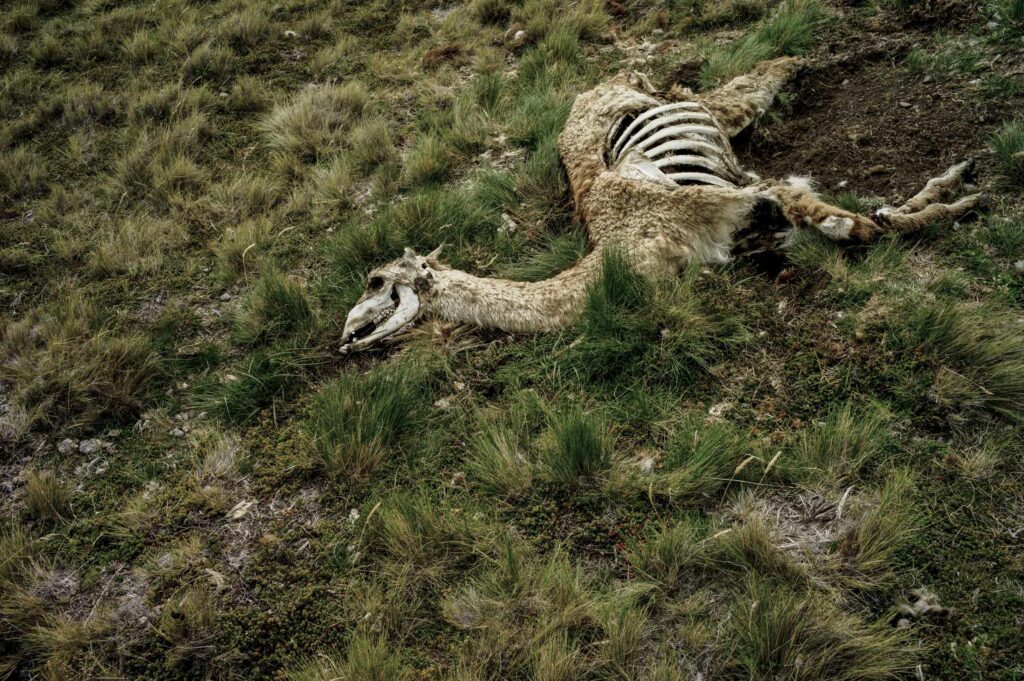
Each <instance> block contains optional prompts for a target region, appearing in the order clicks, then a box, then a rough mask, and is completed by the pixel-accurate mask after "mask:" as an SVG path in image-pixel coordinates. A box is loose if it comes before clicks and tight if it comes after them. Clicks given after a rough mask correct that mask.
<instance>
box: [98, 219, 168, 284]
mask: <svg viewBox="0 0 1024 681" xmlns="http://www.w3.org/2000/svg"><path fill="white" fill-rule="evenodd" d="M185 239H186V234H185V228H184V226H183V225H181V224H180V223H178V222H175V221H173V220H167V219H161V218H154V217H151V216H144V217H133V218H129V219H127V220H125V221H124V222H122V223H121V224H120V226H119V227H116V228H115V229H113V230H112V231H109V232H107V233H106V234H104V235H103V236H102V237H101V238H100V240H99V241H98V242H97V243H96V246H95V247H94V248H93V250H92V252H91V253H90V254H89V268H90V269H91V270H92V271H93V272H95V273H97V274H103V275H111V274H117V273H126V274H128V275H131V276H137V275H139V274H143V273H147V272H154V271H156V270H158V269H160V267H161V265H162V264H163V260H164V256H165V255H166V254H167V253H168V252H169V251H170V250H171V249H174V248H177V247H178V246H180V245H181V244H182V243H183V242H184V241H185Z"/></svg>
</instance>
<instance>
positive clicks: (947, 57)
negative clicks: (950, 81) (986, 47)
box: [907, 45, 983, 78]
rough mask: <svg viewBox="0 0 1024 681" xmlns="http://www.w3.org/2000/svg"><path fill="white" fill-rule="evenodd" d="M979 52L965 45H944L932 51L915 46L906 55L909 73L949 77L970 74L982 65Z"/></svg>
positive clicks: (977, 70)
mask: <svg viewBox="0 0 1024 681" xmlns="http://www.w3.org/2000/svg"><path fill="white" fill-rule="evenodd" d="M980 62H981V53H980V52H978V51H976V50H973V49H970V48H968V47H966V46H955V45H951V46H946V47H942V48H940V49H939V50H937V51H934V52H926V51H924V50H923V49H921V48H920V47H915V48H914V49H912V50H911V51H910V53H909V54H908V55H907V68H908V69H910V72H911V73H916V74H928V75H929V76H932V77H933V78H942V77H945V78H949V77H951V76H955V75H957V74H964V75H972V74H975V73H978V72H979V71H980V70H981V69H982V68H983V66H982V65H981V64H980Z"/></svg>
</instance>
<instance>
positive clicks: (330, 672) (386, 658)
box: [286, 636, 412, 681]
mask: <svg viewBox="0 0 1024 681" xmlns="http://www.w3.org/2000/svg"><path fill="white" fill-rule="evenodd" d="M286 678H287V679H288V681H406V680H407V679H411V678H412V675H411V673H410V672H409V670H408V669H407V668H406V667H405V666H404V665H403V664H402V662H401V660H400V659H399V658H398V656H397V655H395V653H394V649H393V646H391V645H389V644H388V643H387V642H385V641H384V640H383V639H370V638H367V637H365V636H359V637H356V638H354V639H353V640H352V641H351V642H350V643H349V644H348V650H347V651H346V653H345V658H344V659H338V658H335V657H331V656H329V655H321V656H319V657H317V658H316V659H314V660H311V661H310V662H308V663H307V664H306V666H304V667H303V668H302V669H300V670H298V671H292V672H289V673H288V675H287V677H286Z"/></svg>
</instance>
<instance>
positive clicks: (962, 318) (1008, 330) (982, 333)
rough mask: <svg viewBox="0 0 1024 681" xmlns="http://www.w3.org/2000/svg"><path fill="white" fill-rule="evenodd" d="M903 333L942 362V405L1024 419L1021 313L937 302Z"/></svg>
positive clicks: (938, 384)
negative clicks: (981, 410) (978, 409)
mask: <svg viewBox="0 0 1024 681" xmlns="http://www.w3.org/2000/svg"><path fill="white" fill-rule="evenodd" d="M901 332H902V335H903V337H904V340H905V342H906V343H907V344H908V345H910V346H911V347H916V348H918V349H919V350H921V351H923V352H925V353H927V354H928V355H929V356H930V357H931V358H932V359H933V360H934V361H935V362H936V363H938V364H939V366H940V369H939V372H938V374H937V376H936V379H935V385H934V396H935V398H936V399H937V400H938V401H939V403H940V404H943V405H948V406H951V405H960V406H965V407H971V408H983V409H988V410H991V411H994V412H997V413H999V414H1002V415H1003V416H1005V417H1007V418H1009V419H1011V420H1013V421H1017V422H1020V421H1021V420H1022V419H1024V345H1022V344H1021V343H1020V342H1019V338H1020V322H1019V320H1018V319H1017V318H1016V315H1014V314H1012V313H1010V312H1008V311H1004V310H999V309H986V308H983V307H971V306H968V305H963V304H956V303H933V304H928V305H925V306H922V307H920V308H918V309H917V310H915V311H912V312H911V313H910V314H909V315H908V317H907V318H905V320H904V321H903V328H902V329H901Z"/></svg>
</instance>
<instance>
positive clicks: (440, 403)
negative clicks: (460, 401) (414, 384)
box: [434, 397, 452, 409]
mask: <svg viewBox="0 0 1024 681" xmlns="http://www.w3.org/2000/svg"><path fill="white" fill-rule="evenodd" d="M434 406H435V407H437V408H438V409H450V408H451V406H452V401H451V398H448V397H442V398H441V399H439V400H437V401H436V402H434Z"/></svg>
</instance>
